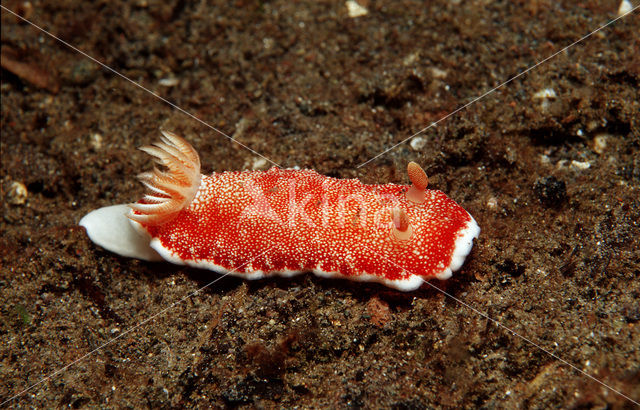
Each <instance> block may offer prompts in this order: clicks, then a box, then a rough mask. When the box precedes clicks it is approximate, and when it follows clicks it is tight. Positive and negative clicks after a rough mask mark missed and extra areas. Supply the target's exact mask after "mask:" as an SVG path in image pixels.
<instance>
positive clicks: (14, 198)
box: [7, 181, 29, 205]
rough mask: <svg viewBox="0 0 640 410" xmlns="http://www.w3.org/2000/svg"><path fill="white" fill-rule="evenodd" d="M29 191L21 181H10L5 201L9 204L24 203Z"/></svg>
mask: <svg viewBox="0 0 640 410" xmlns="http://www.w3.org/2000/svg"><path fill="white" fill-rule="evenodd" d="M28 195H29V191H27V187H26V186H25V185H24V184H23V183H22V182H16V181H14V182H12V183H11V185H9V191H8V192H7V202H9V203H10V204H11V205H24V204H25V202H27V196H28Z"/></svg>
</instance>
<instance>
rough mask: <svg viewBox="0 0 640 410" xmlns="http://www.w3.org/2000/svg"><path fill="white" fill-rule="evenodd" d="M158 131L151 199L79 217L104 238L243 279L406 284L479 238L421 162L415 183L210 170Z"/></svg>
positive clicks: (111, 246)
mask: <svg viewBox="0 0 640 410" xmlns="http://www.w3.org/2000/svg"><path fill="white" fill-rule="evenodd" d="M162 135H163V137H162V138H161V142H157V143H155V144H154V145H153V146H147V147H142V148H141V149H142V150H143V151H145V152H146V153H148V154H150V155H152V156H153V157H155V161H156V162H157V163H159V164H161V165H162V166H163V167H164V168H166V169H164V170H160V169H157V168H156V169H154V170H153V171H151V172H147V173H143V174H141V175H140V176H139V178H140V179H141V181H142V183H143V184H144V185H145V186H146V187H147V188H148V190H149V192H148V194H147V195H145V196H144V197H143V198H142V199H140V200H139V201H138V202H136V203H134V204H130V205H114V206H109V207H105V208H100V209H98V210H95V211H93V212H90V213H89V214H87V215H86V216H85V217H84V218H82V220H81V221H80V225H81V226H84V227H85V228H86V230H87V233H88V235H89V238H90V239H91V240H92V241H93V242H95V243H96V244H98V245H100V246H102V247H104V248H106V249H108V250H110V251H113V252H115V253H118V254H120V255H123V256H129V257H135V258H139V259H144V260H151V261H153V260H162V259H164V260H167V261H169V262H172V263H176V264H180V265H189V266H194V267H198V268H204V269H210V270H214V271H217V272H220V273H227V274H231V275H236V276H240V277H243V278H247V279H259V278H263V277H268V276H272V275H280V276H292V275H295V274H299V273H303V272H313V273H315V274H316V275H318V276H322V277H337V278H346V279H351V280H356V281H373V282H379V283H382V284H384V285H386V286H389V287H392V288H395V289H398V290H402V291H410V290H414V289H417V288H418V287H420V285H422V284H423V282H424V281H425V280H427V279H431V278H438V279H448V278H449V277H451V275H452V271H455V270H457V269H459V268H460V267H461V266H462V264H463V262H464V259H465V257H466V256H467V255H468V254H469V252H470V251H471V247H472V245H473V239H474V238H476V237H477V236H478V234H479V233H480V228H479V227H478V225H477V223H476V221H475V220H474V219H473V218H472V217H471V215H469V213H468V212H467V211H465V210H464V209H462V207H460V206H459V205H458V204H456V203H455V202H454V201H453V200H451V199H450V198H449V197H447V196H446V195H445V194H444V193H442V192H440V191H437V190H431V189H427V183H428V179H427V175H426V174H425V172H424V171H423V170H422V168H420V166H419V165H418V164H416V163H414V162H410V163H409V165H408V167H407V171H408V173H409V179H410V180H411V182H412V185H411V186H405V185H396V184H385V185H365V184H363V183H361V182H360V181H359V180H357V179H336V178H330V177H326V176H323V175H320V174H318V173H317V172H315V171H312V170H306V169H305V170H295V169H279V168H276V167H274V168H271V169H270V170H269V171H266V172H263V171H242V172H222V173H213V174H212V175H209V176H205V175H201V174H200V159H199V157H198V154H197V152H196V151H195V149H194V148H193V147H192V146H191V145H189V143H187V142H186V141H185V140H184V139H182V138H181V137H179V136H177V135H175V134H173V133H171V132H168V131H162Z"/></svg>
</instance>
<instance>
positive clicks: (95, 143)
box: [89, 132, 102, 151]
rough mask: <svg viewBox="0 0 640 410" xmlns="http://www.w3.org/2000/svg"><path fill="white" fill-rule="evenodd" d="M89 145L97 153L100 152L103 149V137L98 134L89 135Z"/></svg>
mask: <svg viewBox="0 0 640 410" xmlns="http://www.w3.org/2000/svg"><path fill="white" fill-rule="evenodd" d="M89 145H90V146H91V148H93V149H94V150H95V151H100V150H101V149H102V135H101V134H99V133H97V132H94V133H92V134H91V135H89Z"/></svg>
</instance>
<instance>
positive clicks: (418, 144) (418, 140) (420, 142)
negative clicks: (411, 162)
mask: <svg viewBox="0 0 640 410" xmlns="http://www.w3.org/2000/svg"><path fill="white" fill-rule="evenodd" d="M426 144H427V140H426V139H424V138H423V137H414V138H413V139H412V140H411V142H410V143H409V145H410V146H411V149H412V150H414V151H420V150H421V149H422V148H424V146H425V145H426Z"/></svg>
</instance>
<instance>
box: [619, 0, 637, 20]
mask: <svg viewBox="0 0 640 410" xmlns="http://www.w3.org/2000/svg"><path fill="white" fill-rule="evenodd" d="M631 10H633V5H632V4H631V2H630V1H629V0H622V1H621V2H620V6H619V7H618V17H620V16H624V15H625V14H627V13H629V12H631Z"/></svg>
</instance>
